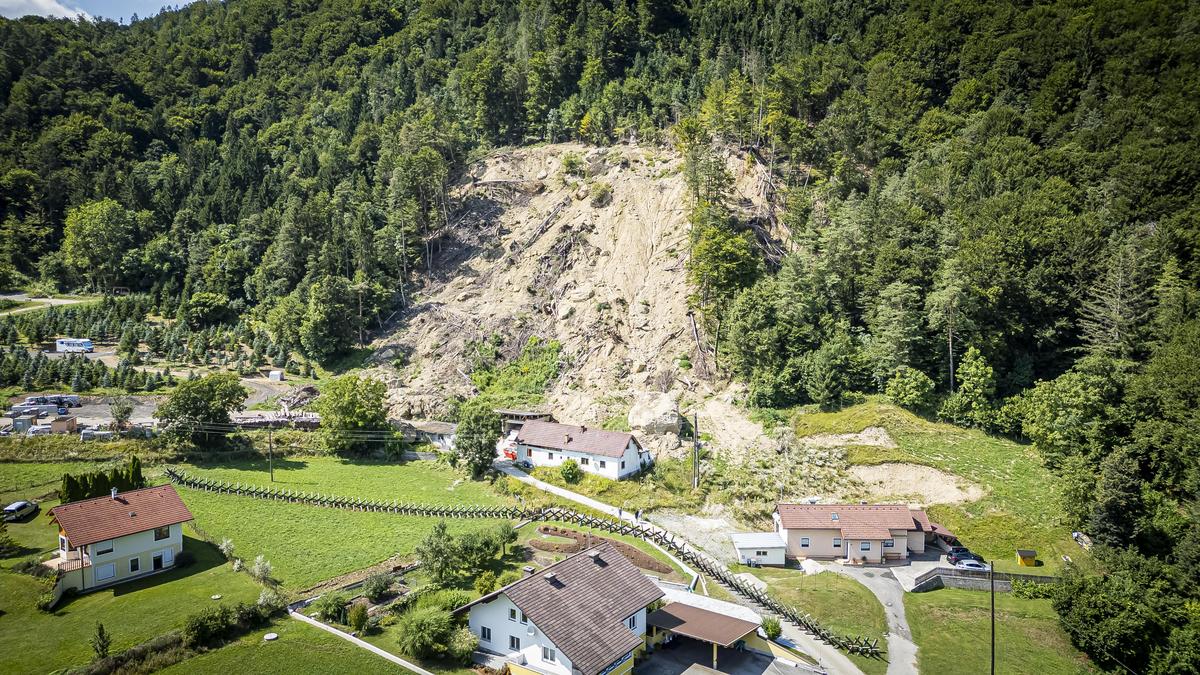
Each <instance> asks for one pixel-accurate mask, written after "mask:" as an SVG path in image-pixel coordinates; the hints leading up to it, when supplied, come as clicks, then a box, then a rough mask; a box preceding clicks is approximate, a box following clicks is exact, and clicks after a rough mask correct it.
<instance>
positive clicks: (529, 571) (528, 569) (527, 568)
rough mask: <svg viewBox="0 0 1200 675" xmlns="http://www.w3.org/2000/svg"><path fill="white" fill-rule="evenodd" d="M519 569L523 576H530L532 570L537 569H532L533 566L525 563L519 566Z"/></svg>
mask: <svg viewBox="0 0 1200 675" xmlns="http://www.w3.org/2000/svg"><path fill="white" fill-rule="evenodd" d="M521 571H522V572H524V573H525V576H527V577H531V576H533V573H534V572H536V571H537V570H535V569H534V568H533V567H531V566H530V565H526V566H524V567H522V568H521Z"/></svg>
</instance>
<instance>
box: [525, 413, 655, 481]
mask: <svg viewBox="0 0 1200 675" xmlns="http://www.w3.org/2000/svg"><path fill="white" fill-rule="evenodd" d="M513 433H515V434H516V437H515V438H514V439H513V450H514V452H515V459H516V461H518V462H529V463H530V464H532V465H534V466H561V465H562V463H563V462H565V461H567V460H568V459H573V460H575V462H576V463H577V464H579V468H581V469H583V470H584V471H586V472H588V473H594V474H598V475H601V476H604V477H606V478H612V479H614V480H619V479H621V478H625V477H627V476H631V475H633V474H635V473H637V472H638V471H641V470H642V469H643V468H644V467H647V466H649V465H650V464H652V463H653V459H652V458H651V457H650V452H649V451H648V450H646V449H644V448H643V447H642V445H641V444H640V443H638V440H637V438H636V437H635V436H634V435H633V434H629V433H625V432H621V431H605V430H603V429H590V428H588V427H584V426H575V425H573V424H559V423H557V422H546V421H543V420H530V421H528V422H525V423H524V424H522V425H521V428H520V429H518V430H517V431H515V432H513Z"/></svg>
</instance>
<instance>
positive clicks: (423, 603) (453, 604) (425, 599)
mask: <svg viewBox="0 0 1200 675" xmlns="http://www.w3.org/2000/svg"><path fill="white" fill-rule="evenodd" d="M473 599H474V598H472V597H471V594H470V593H468V592H467V591H459V590H454V589H443V590H440V591H433V592H432V593H425V594H422V595H421V597H420V598H419V599H418V600H417V603H416V606H417V608H418V609H430V608H433V609H442V610H446V611H450V610H452V609H458V608H459V607H462V606H463V605H465V604H467V603H468V602H470V601H471V600H473Z"/></svg>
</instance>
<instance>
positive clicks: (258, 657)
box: [158, 619, 402, 675]
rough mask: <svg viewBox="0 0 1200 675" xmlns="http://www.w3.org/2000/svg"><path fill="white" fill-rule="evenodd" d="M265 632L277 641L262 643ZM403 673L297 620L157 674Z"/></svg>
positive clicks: (254, 634)
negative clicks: (277, 635) (276, 634)
mask: <svg viewBox="0 0 1200 675" xmlns="http://www.w3.org/2000/svg"><path fill="white" fill-rule="evenodd" d="M267 633H278V634H279V639H277V640H274V641H272V642H267V641H265V640H263V635H265V634H267ZM401 671H402V669H401V668H400V667H399V666H397V665H395V664H393V663H391V662H389V661H388V660H386V659H384V658H382V657H380V656H377V655H375V654H372V653H371V652H369V651H367V650H365V649H363V648H361V647H356V646H355V645H352V644H350V643H349V642H347V641H345V640H343V639H342V638H340V637H337V636H336V635H332V634H330V633H327V632H325V631H323V630H321V629H320V628H316V627H313V626H310V625H308V624H306V623H301V622H300V621H296V620H295V619H279V620H277V621H276V622H275V623H274V625H272V626H271V627H269V628H264V629H262V630H259V631H255V632H254V633H251V634H249V635H246V636H245V637H243V638H242V639H240V640H237V641H235V642H233V643H230V644H227V645H225V646H224V647H221V648H220V649H215V650H213V651H210V652H206V653H204V654H201V655H199V656H195V657H193V658H190V659H187V660H185V661H181V662H180V663H177V664H175V665H173V666H171V667H169V668H166V669H164V670H160V671H158V672H160V673H162V674H163V675H184V674H191V673H199V674H208V673H211V674H212V675H230V673H257V674H265V673H279V674H280V675H284V674H291V673H341V672H346V673H355V674H356V675H374V674H375V673H379V674H380V675H383V673H396V672H401Z"/></svg>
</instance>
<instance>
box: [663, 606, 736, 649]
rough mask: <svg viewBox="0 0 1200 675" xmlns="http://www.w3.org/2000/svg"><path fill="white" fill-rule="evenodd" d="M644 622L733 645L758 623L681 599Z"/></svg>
mask: <svg viewBox="0 0 1200 675" xmlns="http://www.w3.org/2000/svg"><path fill="white" fill-rule="evenodd" d="M646 623H647V624H648V625H650V626H654V627H655V628H659V629H661V630H669V631H671V632H672V633H675V634H676V635H683V636H685V637H690V638H695V639H697V640H702V641H704V642H711V643H712V644H715V645H718V646H721V647H732V646H733V645H734V643H736V642H737V641H738V640H741V639H742V638H744V637H746V636H747V635H749V634H750V633H753V632H754V631H755V630H757V629H758V624H757V623H754V622H752V621H745V620H743V619H735V618H733V617H731V616H725V615H724V614H718V613H716V612H713V611H709V610H707V609H703V608H701V607H694V606H692V605H685V604H683V603H681V602H672V603H671V604H669V605H667V606H665V607H663V608H662V609H660V610H657V611H655V612H653V613H652V614H650V616H649V617H647V618H646Z"/></svg>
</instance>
